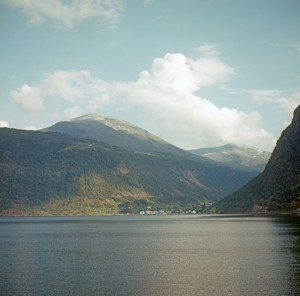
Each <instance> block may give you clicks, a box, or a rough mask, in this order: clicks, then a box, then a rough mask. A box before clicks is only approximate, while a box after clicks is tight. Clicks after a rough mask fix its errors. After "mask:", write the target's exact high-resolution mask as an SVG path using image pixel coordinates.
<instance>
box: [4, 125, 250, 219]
mask: <svg viewBox="0 0 300 296" xmlns="http://www.w3.org/2000/svg"><path fill="white" fill-rule="evenodd" d="M92 125H93V122H92ZM0 166H1V169H0V214H1V215H71V214H72V215H77V214H80V215H92V214H108V213H127V212H138V211H139V210H145V209H147V208H148V207H151V208H152V209H186V208H190V207H192V208H199V207H202V208H203V206H205V204H209V203H211V202H212V201H216V200H218V199H220V198H222V197H224V196H225V195H228V194H229V193H231V192H233V191H235V190H236V189H237V188H239V187H241V186H242V185H243V184H245V183H246V182H248V181H249V180H250V179H251V178H252V177H253V176H254V175H253V174H251V173H247V172H241V171H236V170H234V169H231V168H227V167H224V166H217V165H211V164H208V163H201V162H200V161H193V160H189V159H186V158H185V157H181V156H178V155H174V154H171V153H164V152H151V153H150V152H148V153H145V152H138V151H129V150H126V149H123V148H121V147H118V146H112V145H108V144H105V143H100V142H98V141H95V140H90V139H80V138H76V137H73V136H69V135H65V134H60V133H53V132H40V131H24V130H16V129H9V128H1V129H0Z"/></svg>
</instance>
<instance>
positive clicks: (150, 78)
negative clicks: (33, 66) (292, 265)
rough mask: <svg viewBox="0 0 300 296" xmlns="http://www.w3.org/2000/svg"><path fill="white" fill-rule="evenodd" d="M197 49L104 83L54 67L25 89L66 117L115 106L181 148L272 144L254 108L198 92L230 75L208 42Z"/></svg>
mask: <svg viewBox="0 0 300 296" xmlns="http://www.w3.org/2000/svg"><path fill="white" fill-rule="evenodd" d="M198 52H199V57H198V58H196V59H191V58H187V57H186V56H184V55H183V54H180V53H177V54H170V53H169V54H166V55H165V56H164V57H162V58H158V59H154V61H153V63H152V66H151V68H150V70H145V71H142V72H141V73H140V76H139V78H138V79H137V80H136V81H131V82H120V81H111V82H108V81H104V80H101V79H99V78H97V77H94V76H93V75H92V74H91V73H90V72H88V71H57V72H54V73H52V74H48V75H46V76H45V78H44V80H43V81H42V82H41V83H40V85H39V86H36V87H29V86H27V88H28V89H29V92H30V91H31V92H33V90H34V91H36V94H37V95H39V97H42V98H44V99H45V100H46V99H48V98H53V97H59V98H61V99H62V100H63V101H64V102H65V103H66V104H68V106H69V107H68V108H67V109H66V110H65V114H64V116H65V117H67V118H70V117H77V116H80V115H82V114H84V113H90V112H98V113H101V112H102V110H103V108H104V107H106V108H108V109H107V110H118V112H119V114H121V115H122V119H125V120H127V121H129V122H132V123H133V124H137V125H139V126H141V127H143V126H145V125H146V126H148V127H149V126H151V128H150V131H152V132H154V133H155V134H157V135H159V136H161V137H162V138H164V139H166V140H168V141H169V142H171V143H173V144H175V145H178V146H180V147H183V148H199V147H205V146H214V145H222V144H227V143H234V144H240V145H245V144H247V145H250V146H254V147H258V148H262V149H272V148H273V145H274V144H275V140H274V139H273V138H272V135H271V134H270V133H268V132H267V131H265V130H264V129H262V128H261V118H260V116H259V114H258V113H251V114H246V113H244V112H241V111H238V110H236V109H229V108H219V107H218V106H216V105H214V104H213V103H212V102H210V101H209V100H208V99H204V98H202V97H200V96H199V95H198V92H199V90H200V91H201V89H203V88H205V87H212V86H217V87H219V86H222V85H223V84H224V83H226V81H227V80H228V79H229V78H230V77H231V76H232V75H233V74H234V69H233V68H231V67H230V66H228V65H227V64H225V63H223V62H222V61H221V60H220V59H219V57H218V53H217V52H216V51H215V49H214V47H207V48H206V49H204V48H202V49H201V50H200V49H198ZM14 93H16V94H17V95H14V97H18V98H19V99H20V98H21V95H22V94H23V95H25V97H28V96H26V92H24V91H22V89H20V90H17V91H15V92H14ZM20 101H24V100H21V99H20ZM129 109H130V110H134V112H137V114H138V115H137V116H136V118H143V122H137V121H136V118H135V117H132V112H131V115H130V116H129V115H127V114H128V113H126V112H127V110H129ZM111 112H112V113H113V112H114V111H111ZM122 112H123V113H122ZM108 115H109V114H108ZM56 116H57V118H58V117H60V116H61V115H59V113H57V114H56ZM127 116H128V117H127ZM146 122H147V124H145V123H146Z"/></svg>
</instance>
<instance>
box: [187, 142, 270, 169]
mask: <svg viewBox="0 0 300 296" xmlns="http://www.w3.org/2000/svg"><path fill="white" fill-rule="evenodd" d="M190 152H191V153H194V154H196V155H199V156H202V157H207V158H209V159H211V160H214V161H218V162H220V163H222V164H224V165H226V166H230V167H233V168H235V169H240V170H245V171H256V172H262V171H263V170H264V168H265V166H266V164H267V162H268V160H269V158H270V156H271V153H270V152H267V151H262V150H258V149H256V148H253V147H249V146H237V145H224V146H220V147H211V148H200V149H195V150H190Z"/></svg>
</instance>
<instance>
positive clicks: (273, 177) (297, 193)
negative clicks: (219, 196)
mask: <svg viewBox="0 0 300 296" xmlns="http://www.w3.org/2000/svg"><path fill="white" fill-rule="evenodd" d="M216 208H217V211H218V212H222V213H227V212H247V211H250V212H272V211H274V212H295V211H299V209H300V106H298V107H297V109H296V110H295V111H294V117H293V120H292V122H291V124H290V125H289V126H288V127H287V128H286V129H285V130H284V131H283V132H282V134H281V136H280V138H279V140H278V141H277V145H276V147H275V149H274V151H273V153H272V155H271V157H270V160H269V162H268V164H267V165H266V168H265V170H264V171H263V172H262V173H261V174H259V175H258V176H257V177H256V178H254V179H253V180H251V181H250V182H249V183H247V184H246V185H245V186H243V187H242V188H241V189H239V190H238V191H236V192H234V193H233V194H231V195H229V196H228V197H226V198H224V199H223V200H221V201H220V202H218V203H217V204H216Z"/></svg>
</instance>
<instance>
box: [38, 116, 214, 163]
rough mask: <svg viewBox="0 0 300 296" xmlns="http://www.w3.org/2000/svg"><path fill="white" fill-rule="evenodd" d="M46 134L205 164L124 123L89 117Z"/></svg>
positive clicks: (58, 124) (53, 127) (47, 129)
mask: <svg viewBox="0 0 300 296" xmlns="http://www.w3.org/2000/svg"><path fill="white" fill-rule="evenodd" d="M41 131H45V132H49V131H51V132H57V133H62V134H67V135H71V136H74V137H77V138H82V139H91V140H95V141H98V142H103V143H106V144H109V145H114V146H119V147H122V148H125V149H127V150H129V151H135V152H164V153H172V154H174V155H178V156H182V157H185V158H188V159H191V160H199V159H201V161H205V162H208V161H207V160H206V159H205V158H202V157H200V156H196V155H194V154H192V153H189V152H187V151H185V150H183V149H180V148H178V147H176V146H174V145H171V144H170V143H168V142H166V141H164V140H163V139H161V138H159V137H157V136H155V135H153V134H151V133H149V132H148V131H146V130H143V129H141V128H140V127H137V126H135V125H133V124H130V123H128V122H126V121H122V120H118V119H113V118H109V117H103V116H101V115H98V114H89V115H85V116H82V117H79V118H75V119H73V120H70V121H62V122H58V123H56V124H54V125H53V126H51V127H48V128H45V129H42V130H41Z"/></svg>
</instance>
